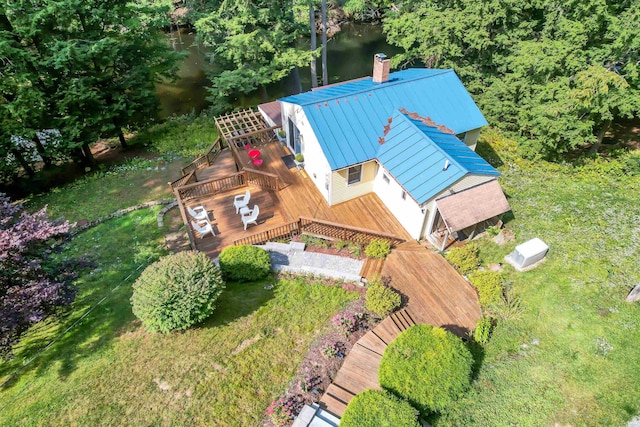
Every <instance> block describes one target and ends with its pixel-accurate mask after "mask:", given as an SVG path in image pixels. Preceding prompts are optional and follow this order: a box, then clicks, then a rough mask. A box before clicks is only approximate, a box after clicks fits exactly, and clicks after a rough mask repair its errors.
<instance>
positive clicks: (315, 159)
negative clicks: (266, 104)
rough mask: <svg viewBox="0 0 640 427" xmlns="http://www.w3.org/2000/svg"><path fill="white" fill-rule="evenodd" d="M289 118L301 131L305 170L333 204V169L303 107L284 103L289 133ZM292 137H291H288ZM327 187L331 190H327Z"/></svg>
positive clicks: (284, 120) (285, 123) (284, 118)
mask: <svg viewBox="0 0 640 427" xmlns="http://www.w3.org/2000/svg"><path fill="white" fill-rule="evenodd" d="M289 117H291V119H292V121H293V123H294V124H295V125H296V127H297V128H298V130H299V131H300V139H301V150H300V151H301V152H302V155H303V156H304V169H305V171H306V172H307V175H309V179H311V180H312V181H313V183H314V184H315V185H316V187H317V188H318V190H320V194H322V197H324V199H325V200H326V201H327V203H329V204H331V200H330V198H329V192H330V189H331V185H330V179H331V168H330V167H329V162H328V161H327V158H326V157H325V156H324V153H323V152H322V148H320V143H319V142H318V139H317V138H316V135H315V133H314V132H313V129H312V128H311V126H310V125H309V121H308V120H307V117H306V115H305V114H304V111H302V107H300V106H298V105H295V104H291V103H288V102H283V103H282V127H283V128H284V129H285V130H286V131H287V132H289ZM287 136H288V137H290V136H289V135H287ZM327 186H328V187H329V188H327Z"/></svg>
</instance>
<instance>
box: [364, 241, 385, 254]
mask: <svg viewBox="0 0 640 427" xmlns="http://www.w3.org/2000/svg"><path fill="white" fill-rule="evenodd" d="M364 253H365V254H366V255H367V257H368V258H386V257H387V255H389V254H390V253H391V244H390V243H389V242H387V241H386V240H382V239H373V240H371V242H369V244H368V245H367V247H366V248H365V250H364Z"/></svg>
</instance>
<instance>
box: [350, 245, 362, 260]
mask: <svg viewBox="0 0 640 427" xmlns="http://www.w3.org/2000/svg"><path fill="white" fill-rule="evenodd" d="M348 250H349V253H350V254H351V255H353V256H354V257H356V258H360V256H361V255H362V248H361V247H360V245H359V244H357V243H349V248H348Z"/></svg>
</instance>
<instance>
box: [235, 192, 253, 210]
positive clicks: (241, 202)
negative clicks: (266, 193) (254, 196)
mask: <svg viewBox="0 0 640 427" xmlns="http://www.w3.org/2000/svg"><path fill="white" fill-rule="evenodd" d="M250 198H251V193H250V192H249V190H247V191H245V193H244V194H240V195H238V196H235V197H234V198H233V206H235V208H236V213H238V211H240V208H244V207H245V206H247V205H248V204H249V199H250Z"/></svg>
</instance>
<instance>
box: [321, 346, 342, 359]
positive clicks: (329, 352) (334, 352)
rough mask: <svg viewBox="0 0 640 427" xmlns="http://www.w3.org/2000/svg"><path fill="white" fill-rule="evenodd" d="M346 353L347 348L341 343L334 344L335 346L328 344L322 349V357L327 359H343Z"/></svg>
mask: <svg viewBox="0 0 640 427" xmlns="http://www.w3.org/2000/svg"><path fill="white" fill-rule="evenodd" d="M344 352H345V346H344V344H343V343H341V342H334V343H333V344H327V345H325V346H324V347H322V355H323V356H324V357H325V358H326V359H331V358H333V357H339V358H343V357H344Z"/></svg>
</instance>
